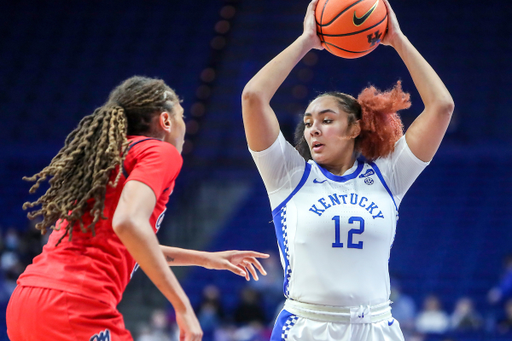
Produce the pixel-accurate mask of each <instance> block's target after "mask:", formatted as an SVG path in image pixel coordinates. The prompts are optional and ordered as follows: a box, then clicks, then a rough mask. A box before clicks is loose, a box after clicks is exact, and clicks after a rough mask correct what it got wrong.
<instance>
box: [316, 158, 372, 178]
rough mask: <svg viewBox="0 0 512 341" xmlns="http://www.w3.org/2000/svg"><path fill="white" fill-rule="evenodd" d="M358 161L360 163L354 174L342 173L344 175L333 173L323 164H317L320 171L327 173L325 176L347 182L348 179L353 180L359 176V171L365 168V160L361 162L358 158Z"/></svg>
mask: <svg viewBox="0 0 512 341" xmlns="http://www.w3.org/2000/svg"><path fill="white" fill-rule="evenodd" d="M315 163H316V162H315ZM357 163H358V165H357V168H356V170H355V171H354V172H353V173H352V174H348V175H342V176H339V175H334V174H332V173H331V172H329V171H328V170H327V169H325V168H323V167H322V166H320V165H319V164H318V163H316V165H317V166H318V168H319V169H320V171H321V172H322V173H323V174H324V175H325V177H326V178H327V179H329V180H332V181H336V182H346V181H348V180H352V179H354V178H357V176H358V175H359V173H361V171H362V170H363V167H364V162H360V161H359V160H357Z"/></svg>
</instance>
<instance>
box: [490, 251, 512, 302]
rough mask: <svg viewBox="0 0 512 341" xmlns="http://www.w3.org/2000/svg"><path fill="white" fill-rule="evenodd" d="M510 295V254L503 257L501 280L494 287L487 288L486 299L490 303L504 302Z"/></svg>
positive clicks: (511, 278) (511, 283)
mask: <svg viewBox="0 0 512 341" xmlns="http://www.w3.org/2000/svg"><path fill="white" fill-rule="evenodd" d="M511 296H512V254H508V255H506V256H505V257H504V259H503V274H502V276H501V280H500V282H499V283H498V285H496V286H495V287H493V288H491V290H489V293H488V294H487V299H488V301H489V303H491V304H497V303H498V302H504V301H506V300H507V299H508V298H510V297H511Z"/></svg>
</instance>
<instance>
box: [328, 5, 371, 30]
mask: <svg viewBox="0 0 512 341" xmlns="http://www.w3.org/2000/svg"><path fill="white" fill-rule="evenodd" d="M362 1H365V0H359V1H358V2H355V3H353V4H352V5H350V6H348V7H347V8H345V9H344V10H343V11H341V13H339V14H338V15H337V16H336V17H334V19H332V20H331V21H330V22H328V23H326V24H319V25H320V27H323V26H329V25H330V24H332V23H333V22H334V21H336V19H338V18H339V17H340V15H342V14H343V13H345V12H346V11H348V10H349V9H351V8H352V7H354V6H355V5H357V4H358V3H360V2H362ZM328 2H329V1H326V2H325V5H324V10H325V6H327V3H328ZM322 18H323V11H322Z"/></svg>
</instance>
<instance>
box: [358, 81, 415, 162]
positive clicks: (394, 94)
mask: <svg viewBox="0 0 512 341" xmlns="http://www.w3.org/2000/svg"><path fill="white" fill-rule="evenodd" d="M357 102H358V103H359V105H360V106H361V113H362V115H361V121H360V125H361V133H360V134H359V136H358V137H357V140H358V141H357V146H358V149H359V151H360V152H361V154H362V155H363V156H364V157H365V158H366V159H368V160H369V161H372V160H375V159H377V158H379V157H384V156H387V155H389V154H390V153H391V152H392V151H393V150H394V148H395V143H396V141H398V139H400V137H402V135H403V124H402V120H401V119H400V116H398V114H397V111H399V110H402V109H408V108H409V107H410V106H411V101H410V95H409V94H408V93H405V92H403V90H402V83H401V82H400V81H398V82H397V83H396V85H395V86H394V87H393V89H391V90H387V91H383V92H382V91H380V90H378V89H376V88H375V87H374V86H369V87H367V88H365V89H364V90H363V91H361V93H360V94H359V96H358V97H357Z"/></svg>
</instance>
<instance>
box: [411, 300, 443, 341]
mask: <svg viewBox="0 0 512 341" xmlns="http://www.w3.org/2000/svg"><path fill="white" fill-rule="evenodd" d="M449 326H450V319H449V317H448V314H446V312H444V311H443V310H442V306H441V301H440V300H439V298H438V297H437V296H436V295H429V296H427V297H426V298H425V300H424V301H423V310H422V311H420V313H419V314H418V317H417V318H416V330H417V331H419V332H420V333H427V334H429V333H432V334H443V333H444V332H446V331H447V330H448V328H449Z"/></svg>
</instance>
